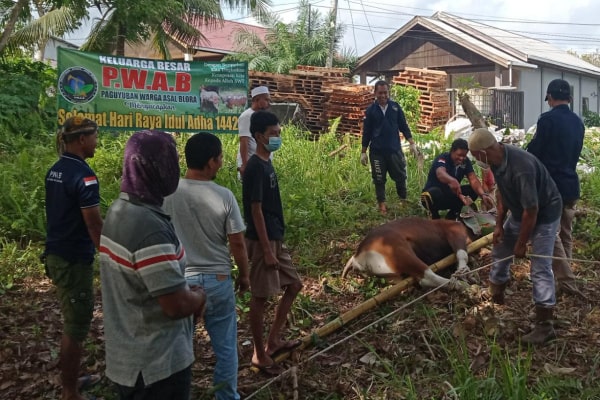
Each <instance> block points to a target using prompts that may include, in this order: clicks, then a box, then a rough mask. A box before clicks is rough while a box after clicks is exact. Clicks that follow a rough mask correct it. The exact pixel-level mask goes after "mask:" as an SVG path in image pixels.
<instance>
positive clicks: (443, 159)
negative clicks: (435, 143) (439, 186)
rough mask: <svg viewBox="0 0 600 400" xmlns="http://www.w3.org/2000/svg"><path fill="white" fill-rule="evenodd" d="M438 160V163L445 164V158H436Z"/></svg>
mask: <svg viewBox="0 0 600 400" xmlns="http://www.w3.org/2000/svg"><path fill="white" fill-rule="evenodd" d="M438 162H439V163H440V164H446V159H445V158H440V159H439V160H438Z"/></svg>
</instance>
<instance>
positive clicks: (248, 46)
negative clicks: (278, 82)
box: [225, 0, 358, 74]
mask: <svg viewBox="0 0 600 400" xmlns="http://www.w3.org/2000/svg"><path fill="white" fill-rule="evenodd" d="M298 7H299V14H298V18H297V19H296V21H295V22H292V23H289V24H286V23H283V22H281V21H280V20H279V19H278V17H276V16H274V15H269V14H265V15H263V16H262V18H261V22H263V23H264V24H265V26H267V29H268V32H267V35H266V37H265V38H264V40H262V38H260V37H259V36H258V35H257V34H256V33H254V32H253V31H250V30H240V31H238V32H237V34H236V51H237V53H236V54H233V55H230V56H227V57H226V58H225V59H226V60H231V61H245V62H248V68H249V69H251V70H255V71H266V72H275V73H280V74H287V73H288V72H289V71H290V70H292V69H294V68H296V67H297V66H298V65H314V66H319V67H324V66H325V64H326V60H327V57H328V55H329V54H330V53H331V50H330V43H331V39H332V38H333V39H334V41H335V48H334V54H335V55H336V56H335V57H334V58H333V66H334V67H348V68H352V67H353V66H354V65H356V62H357V60H358V58H357V57H356V55H355V54H354V53H353V52H351V51H350V50H347V49H342V50H340V48H339V43H341V38H342V36H343V33H344V25H343V24H336V27H335V30H332V28H331V23H330V19H331V18H332V16H331V15H328V16H323V15H322V14H321V13H320V12H319V11H318V10H317V9H316V8H310V6H309V4H308V2H307V1H305V0H302V1H301V2H300V5H299V6H298Z"/></svg>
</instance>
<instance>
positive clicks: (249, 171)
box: [242, 111, 302, 375]
mask: <svg viewBox="0 0 600 400" xmlns="http://www.w3.org/2000/svg"><path fill="white" fill-rule="evenodd" d="M250 133H251V134H252V137H253V138H254V139H255V140H256V153H255V154H254V155H253V156H252V157H250V159H249V160H248V164H247V165H246V169H245V171H244V179H243V181H242V187H243V189H242V197H243V203H244V217H245V220H246V224H247V229H246V244H247V249H248V257H249V259H250V292H251V294H252V298H251V300H250V312H249V319H250V330H251V331H252V338H253V339H254V354H253V355H252V365H253V366H254V367H256V368H258V369H260V370H261V371H263V372H266V373H268V374H270V375H277V374H279V373H280V372H282V369H281V368H280V367H279V366H278V365H277V364H276V363H275V361H274V359H273V358H274V357H275V356H276V355H277V354H279V353H281V352H285V351H290V350H292V349H294V348H295V347H298V346H299V345H300V344H302V342H301V341H300V340H295V341H289V342H287V341H284V340H282V339H281V337H280V333H281V330H282V329H283V326H284V324H285V321H286V316H287V313H288V312H289V310H290V308H291V307H292V303H293V302H294V299H295V298H296V296H297V295H298V293H299V292H300V290H302V282H301V280H300V277H299V276H298V273H297V272H296V269H295V268H294V266H293V265H292V260H291V257H290V255H289V253H288V251H287V248H286V247H285V246H284V244H283V235H284V229H285V225H284V221H283V208H282V205H281V196H280V194H279V185H278V182H277V175H276V174H275V169H274V168H273V164H271V160H270V155H271V153H272V152H273V151H276V150H278V149H279V147H280V146H281V127H280V126H279V120H278V119H277V116H275V114H273V113H270V112H267V111H257V112H255V113H254V114H252V118H251V121H250ZM281 289H284V293H283V296H282V298H281V300H280V302H279V305H278V307H277V310H276V312H275V319H274V320H273V324H272V325H271V329H270V331H269V336H268V339H267V341H266V345H265V344H264V341H263V333H264V332H263V322H264V311H265V305H266V302H267V300H268V298H269V297H270V296H272V295H275V294H277V293H279V292H280V290H281Z"/></svg>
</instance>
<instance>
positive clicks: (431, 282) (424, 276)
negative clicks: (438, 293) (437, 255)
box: [394, 248, 449, 288]
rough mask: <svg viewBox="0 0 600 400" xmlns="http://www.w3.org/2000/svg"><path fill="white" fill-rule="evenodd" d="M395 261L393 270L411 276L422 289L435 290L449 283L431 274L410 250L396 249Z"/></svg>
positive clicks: (425, 265)
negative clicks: (395, 264) (396, 264)
mask: <svg viewBox="0 0 600 400" xmlns="http://www.w3.org/2000/svg"><path fill="white" fill-rule="evenodd" d="M396 260H397V262H398V266H397V268H394V269H395V270H398V271H401V272H404V273H406V274H408V275H410V276H412V277H413V278H415V280H416V281H417V282H419V285H421V287H423V288H436V287H438V286H442V285H444V284H446V283H448V282H449V280H448V279H446V278H444V277H442V276H439V275H437V274H436V273H435V272H433V271H432V270H431V268H429V266H428V265H427V264H425V263H424V262H423V260H421V259H420V258H419V257H417V255H416V254H415V252H414V251H413V250H412V248H408V249H405V248H403V249H397V252H396Z"/></svg>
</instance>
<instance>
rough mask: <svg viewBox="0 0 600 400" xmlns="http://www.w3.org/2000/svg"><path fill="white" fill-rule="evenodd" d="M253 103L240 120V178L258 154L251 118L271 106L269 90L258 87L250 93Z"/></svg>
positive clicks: (238, 160)
mask: <svg viewBox="0 0 600 400" xmlns="http://www.w3.org/2000/svg"><path fill="white" fill-rule="evenodd" d="M250 95H251V96H252V102H251V104H250V108H248V109H247V110H246V111H244V112H243V113H242V114H241V115H240V117H239V119H238V130H239V135H240V148H239V150H238V154H237V166H238V171H239V173H240V176H239V177H240V178H241V177H243V175H244V170H245V169H246V164H247V163H248V160H249V159H250V157H252V155H253V154H254V153H256V141H255V140H254V138H253V137H252V134H251V133H250V118H251V117H252V114H254V112H255V111H259V110H266V109H267V108H269V106H270V105H271V96H270V94H269V88H268V87H266V86H257V87H255V88H254V89H252V91H251V92H250Z"/></svg>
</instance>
